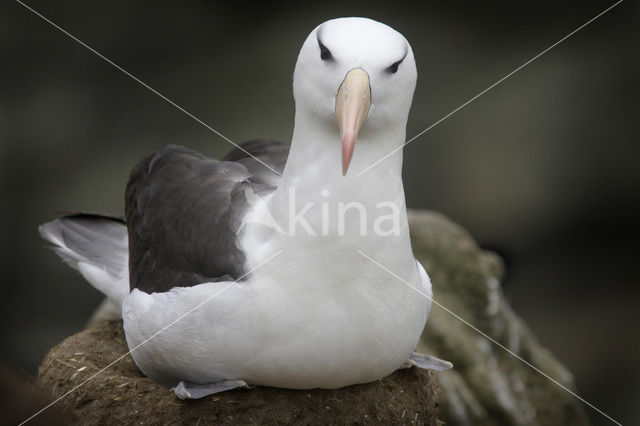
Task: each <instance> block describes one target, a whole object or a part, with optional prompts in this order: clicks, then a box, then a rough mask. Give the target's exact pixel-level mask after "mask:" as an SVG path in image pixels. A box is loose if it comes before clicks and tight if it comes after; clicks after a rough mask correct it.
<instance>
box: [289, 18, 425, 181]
mask: <svg viewBox="0 0 640 426" xmlns="http://www.w3.org/2000/svg"><path fill="white" fill-rule="evenodd" d="M416 79H417V72H416V65H415V60H414V57H413V51H412V50H411V46H410V45H409V43H408V42H407V40H406V39H405V38H404V36H402V34H400V33H399V32H397V31H396V30H394V29H393V28H391V27H389V26H387V25H385V24H382V23H380V22H376V21H374V20H371V19H367V18H339V19H333V20H330V21H327V22H324V23H323V24H320V25H319V26H318V27H316V28H315V29H314V30H313V31H312V32H311V34H309V37H307V39H306V41H305V42H304V44H303V46H302V49H301V50H300V54H299V56H298V61H297V63H296V68H295V72H294V78H293V93H294V98H295V102H296V110H297V111H304V112H305V114H306V115H310V116H311V117H314V118H315V119H317V120H318V121H319V122H321V123H323V124H324V125H325V126H327V127H330V128H332V129H333V130H334V131H335V130H336V129H337V130H338V132H339V133H338V132H336V134H338V135H339V136H340V140H341V142H342V173H343V175H345V174H346V173H347V169H348V167H349V164H350V162H351V158H352V155H353V150H354V147H355V142H356V138H357V137H358V133H359V132H360V130H361V129H362V132H363V133H364V132H365V131H367V132H380V131H385V130H388V129H389V128H390V127H391V128H394V127H399V128H401V129H402V134H404V128H405V127H406V123H407V117H408V114H409V109H410V108H411V100H412V98H413V92H414V89H415V85H416ZM390 143H397V141H391V142H390ZM393 148H395V146H390V147H386V149H387V150H388V151H390V150H391V149H393Z"/></svg>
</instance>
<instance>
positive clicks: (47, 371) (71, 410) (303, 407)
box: [38, 321, 440, 425]
mask: <svg viewBox="0 0 640 426" xmlns="http://www.w3.org/2000/svg"><path fill="white" fill-rule="evenodd" d="M127 351H128V349H127V345H126V342H125V339H124V331H123V329H122V322H121V321H109V322H102V323H99V324H96V325H94V326H93V327H91V328H89V329H87V330H84V331H82V332H80V333H78V334H75V335H73V336H71V337H69V338H67V339H66V340H64V341H63V342H61V343H60V344H58V345H57V346H56V347H54V348H53V349H52V350H51V351H50V352H49V354H47V356H46V357H45V359H44V361H43V362H42V365H41V366H40V369H39V372H38V378H39V382H40V385H41V386H42V387H43V388H45V389H47V390H49V391H50V392H52V394H53V397H54V398H58V397H60V396H62V395H64V394H66V393H67V392H69V391H72V390H73V391H72V392H71V393H69V394H68V395H67V396H66V397H64V398H63V399H61V400H60V402H59V403H58V404H60V406H61V407H62V409H63V413H64V416H65V418H66V419H67V421H69V422H70V423H82V424H86V425H91V424H118V423H126V424H133V423H136V424H203V425H204V424H210V423H213V422H215V423H216V424H252V423H258V424H294V423H295V424H308V425H312V424H358V423H361V424H364V423H383V424H399V423H417V424H427V425H438V424H440V422H439V421H438V419H437V415H438V398H437V389H438V388H437V385H436V382H435V380H434V379H433V377H432V374H431V373H430V372H426V371H423V370H419V369H416V368H412V369H407V370H400V371H396V372H395V373H393V374H391V375H390V376H388V377H385V378H384V379H382V380H379V381H376V382H373V383H367V384H364V385H355V386H348V387H345V388H342V389H336V390H326V389H313V390H288V389H275V388H267V387H256V388H253V389H239V390H232V391H228V392H223V393H220V394H216V395H211V396H209V397H206V398H202V399H198V400H186V401H181V400H179V399H177V398H176V397H175V396H174V395H173V393H172V392H170V391H169V390H167V389H165V388H162V387H160V386H158V385H157V384H155V383H154V382H152V381H151V380H149V379H147V378H146V377H144V376H143V375H142V373H140V371H139V370H138V369H137V368H136V366H135V364H134V362H133V359H132V358H131V356H130V355H126V356H123V354H126V353H127ZM118 358H121V359H120V360H119V361H117V362H115V363H113V362H114V361H115V360H117V359H118ZM110 363H113V365H111V366H110V367H109V368H107V369H105V370H104V371H102V372H101V373H99V374H97V375H95V374H96V373H98V372H99V371H100V370H101V369H102V368H104V367H106V366H107V365H109V364H110ZM93 375H95V377H93V378H91V377H92V376H93ZM88 379H89V380H88ZM85 381H86V383H84V384H83V382H85ZM81 384H82V385H81ZM79 385H81V386H79ZM77 386H79V387H78V388H77V389H75V390H74V388H76V387H77Z"/></svg>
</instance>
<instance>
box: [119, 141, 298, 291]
mask: <svg viewBox="0 0 640 426" xmlns="http://www.w3.org/2000/svg"><path fill="white" fill-rule="evenodd" d="M241 146H242V148H243V149H244V150H246V151H248V152H249V153H250V154H251V155H253V156H255V157H257V158H258V159H259V160H260V161H262V162H264V163H266V164H268V165H269V166H270V167H271V168H273V169H275V170H276V171H277V172H278V173H282V170H283V168H284V164H285V162H286V158H287V155H288V151H289V146H288V145H286V144H283V143H280V142H275V141H268V140H256V141H249V142H246V143H244V144H242V145H241ZM251 155H249V154H247V153H246V152H243V151H242V150H240V149H238V148H235V149H234V150H233V151H231V152H230V153H229V154H228V155H227V156H226V157H225V158H224V159H223V160H215V159H212V158H209V157H206V156H204V155H202V154H200V153H198V152H196V151H192V150H190V149H187V148H184V147H180V146H175V145H170V146H167V147H166V148H164V149H161V150H159V151H157V152H154V153H152V154H150V155H148V156H147V157H145V158H144V159H143V160H142V161H140V162H139V163H138V164H137V165H136V167H135V168H134V169H133V171H132V173H131V176H130V178H129V183H128V184H127V191H126V200H125V201H126V218H127V228H128V233H129V276H130V286H131V288H132V289H133V288H138V289H140V290H143V291H145V292H147V293H151V292H164V291H168V290H169V289H171V288H173V287H176V286H180V287H186V286H192V285H196V284H199V283H203V282H209V281H218V280H223V279H237V278H239V277H241V276H242V274H244V273H245V270H244V263H245V262H244V260H245V257H244V253H243V252H242V251H241V250H240V249H239V248H238V244H237V231H238V227H239V226H240V223H241V222H240V220H241V218H242V216H243V214H244V212H245V209H246V207H247V201H246V198H245V189H246V188H247V187H249V188H251V189H252V190H253V191H255V192H256V193H259V194H261V193H266V192H268V191H271V190H273V189H274V187H275V185H276V184H277V181H278V179H279V174H276V173H275V172H274V171H272V170H271V169H269V168H267V167H266V166H265V165H264V164H261V163H260V162H259V161H257V160H256V159H255V158H253V157H252V156H251Z"/></svg>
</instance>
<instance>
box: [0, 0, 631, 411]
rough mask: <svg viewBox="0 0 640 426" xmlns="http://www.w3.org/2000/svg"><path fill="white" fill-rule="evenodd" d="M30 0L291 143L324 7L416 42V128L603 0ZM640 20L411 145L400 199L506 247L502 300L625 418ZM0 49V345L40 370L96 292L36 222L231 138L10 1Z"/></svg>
mask: <svg viewBox="0 0 640 426" xmlns="http://www.w3.org/2000/svg"><path fill="white" fill-rule="evenodd" d="M27 4H29V5H31V6H32V7H34V8H35V9H36V10H38V11H39V12H41V13H42V14H44V15H45V16H47V17H48V18H50V19H51V20H53V21H54V22H55V23H57V24H58V25H60V26H61V27H62V28H64V29H66V30H68V31H69V32H71V33H73V34H74V35H76V36H77V37H78V38H80V39H81V40H82V41H84V42H86V43H87V44H89V45H90V46H92V47H94V48H95V49H97V50H98V51H99V52H101V53H102V54H104V55H105V56H107V57H108V58H110V59H112V60H113V61H115V62H116V63H117V64H119V65H120V66H122V67H123V68H124V69H126V70H127V71H129V72H131V73H132V74H134V75H135V76H137V77H139V78H140V79H141V80H143V81H145V82H146V83H148V84H149V85H151V86H152V87H154V88H155V89H157V90H158V91H160V92H161V93H163V94H164V95H166V96H167V97H169V98H170V99H172V100H174V101H175V102H176V103H178V104H179V105H181V106H183V107H184V108H186V109H187V110H188V111H190V112H192V113H193V114H195V115H196V116H197V117H199V118H200V119H202V120H203V121H205V122H207V123H208V124H210V125H211V126H213V127H214V128H216V129H217V130H219V131H220V132H222V133H223V134H225V135H226V136H228V137H229V138H231V139H233V140H235V141H242V140H246V139H251V138H255V137H269V138H273V139H279V140H283V141H287V142H288V141H289V140H290V136H291V131H292V125H293V121H292V120H293V98H292V94H291V75H292V72H293V67H294V64H295V60H296V56H297V53H298V50H299V48H300V46H301V44H302V42H303V40H304V38H305V37H306V35H307V34H308V33H309V31H311V30H312V29H313V28H314V27H315V26H316V25H317V24H319V23H320V22H322V21H324V20H326V19H329V18H333V17H339V16H367V17H371V18H374V19H376V20H379V21H382V22H384V23H386V24H389V25H391V26H392V27H394V28H396V29H397V30H399V31H400V32H402V33H403V34H404V35H405V36H406V37H407V39H408V40H409V41H410V43H411V44H412V46H413V50H414V52H415V56H416V60H417V64H418V70H419V79H418V87H417V90H416V94H415V97H414V106H413V109H412V113H411V116H410V119H409V125H408V131H407V135H408V136H413V135H415V134H416V133H418V132H420V131H421V130H423V129H424V128H426V127H427V126H429V125H430V124H432V123H433V122H435V121H437V120H438V119H440V118H441V117H442V116H444V115H445V114H447V113H448V112H449V111H451V110H453V109H454V108H456V107H458V106H459V105H461V104H462V103H464V102H465V101H467V100H468V99H469V98H471V97H472V96H474V95H475V94H476V93H478V92H480V91H481V90H483V89H485V88H486V87H488V86H489V85H491V84H492V83H494V82H495V81H496V80H498V79H499V78H500V77H502V76H503V75H505V74H507V73H508V72H510V71H512V70H513V69H515V68H516V67H518V66H519V65H521V64H522V63H523V62H525V61H526V60H528V59H530V58H531V57H533V56H535V55H536V54H537V53H539V52H540V51H542V50H543V49H545V48H547V47H548V46H550V45H551V44H553V43H554V42H556V41H557V40H559V39H560V38H562V37H563V36H564V35H566V34H568V33H569V32H570V31H572V30H573V29H575V28H577V27H578V26H580V25H581V24H583V23H584V22H586V21H587V20H589V19H590V18H592V17H593V16H595V15H596V14H598V13H599V12H600V11H602V10H604V9H605V8H606V7H608V6H609V5H611V4H613V1H611V2H606V1H586V2H584V1H583V2H557V1H535V2H534V1H524V2H518V3H514V2H505V1H497V0H489V1H484V2H434V3H426V2H423V3H419V4H412V3H403V2H400V1H394V2H386V3H384V4H382V3H380V4H376V3H372V2H359V1H351V2H333V1H323V2H315V3H312V4H309V3H301V2H297V3H294V4H293V5H284V4H269V3H261V4H260V5H255V4H250V3H245V2H227V3H213V2H206V1H190V2H181V3H178V2H151V1H136V2H131V1H124V0H110V1H92V2H83V1H78V0H74V1H67V2H46V1H43V0H31V1H28V2H27ZM638 17H639V13H638V5H637V3H634V2H632V1H626V2H624V3H622V4H621V5H619V6H618V7H617V8H615V9H614V10H612V11H611V12H610V13H608V14H607V15H605V16H603V17H602V18H600V19H599V20H597V21H596V22H594V23H593V24H591V25H590V26H588V27H587V28H585V29H584V30H582V31H581V32H579V33H577V34H576V35H575V36H574V37H572V38H570V39H569V40H567V41H566V42H565V43H563V44H561V45H560V46H558V47H557V48H555V49H553V50H552V51H550V52H549V53H548V54H546V55H545V56H543V57H541V58H540V59H538V60H537V61H535V62H533V63H532V64H530V65H529V66H527V67H526V68H524V69H523V70H522V71H520V72H519V73H517V74H515V75H514V76H513V77H511V78H510V79H508V80H506V81H505V82H503V83H502V84H501V85H499V86H498V87H496V88H494V89H493V90H492V91H490V92H489V93H487V94H486V95H485V96H483V97H481V98H480V99H478V100H477V101H475V102H474V103H472V104H471V105H469V106H467V107H466V108H465V109H463V110H462V111H460V112H458V113H457V114H455V115H454V116H452V117H450V118H449V119H448V120H446V121H444V122H442V123H441V124H439V125H438V126H436V127H435V128H433V129H432V130H431V131H429V132H428V133H426V134H425V135H423V136H422V137H420V138H419V139H418V140H416V141H414V142H412V143H411V144H410V145H409V146H408V147H407V148H406V150H405V170H404V180H405V186H406V193H407V201H408V204H409V206H410V207H414V208H427V209H433V210H437V211H440V212H443V213H444V214H446V215H448V216H449V217H451V218H452V219H454V220H455V221H457V222H459V223H460V224H462V225H463V226H464V227H466V228H467V229H469V230H470V231H471V233H472V234H473V235H474V236H475V238H476V239H477V240H478V241H479V242H480V244H481V245H482V246H483V247H486V248H490V249H493V250H496V251H497V252H498V253H500V254H501V255H502V256H503V257H504V258H505V259H506V264H507V268H508V273H507V277H506V280H505V282H504V286H505V292H506V294H507V296H508V298H509V300H510V301H511V303H512V304H513V306H514V308H515V310H516V311H517V312H518V313H519V314H520V315H522V316H523V317H524V318H525V320H526V321H527V322H528V323H529V324H530V325H531V327H532V328H533V330H534V331H535V332H536V333H537V335H538V337H539V339H540V340H541V342H542V343H543V344H544V345H546V346H547V347H549V348H550V349H551V350H552V351H553V352H554V353H555V354H556V355H557V356H558V358H559V359H560V360H561V361H562V362H564V363H565V364H566V365H567V366H568V367H569V368H570V369H571V370H572V371H573V372H574V373H575V375H576V381H577V384H578V393H579V394H580V395H581V396H583V397H584V398H585V399H586V400H588V401H590V402H592V403H593V404H595V405H596V406H597V407H599V408H600V409H602V410H603V411H605V412H606V413H608V414H609V415H611V416H612V417H614V418H616V419H617V420H619V421H621V422H622V423H629V424H633V423H635V424H640V415H639V414H638V411H637V408H636V407H635V405H636V403H637V401H638V400H640V369H639V368H638V365H637V364H638V360H639V359H640V332H639V328H638V320H639V319H640V313H639V312H638V296H639V294H640V291H639V288H638V284H639V280H638V276H639V274H638V266H637V265H638V254H639V252H640V251H639V250H638V248H639V247H638V241H639V240H638V231H637V227H638V225H637V218H638V216H639V213H640V199H639V196H638V194H639V190H640V168H639V167H638V159H639V158H640V148H639V145H638V143H637V137H634V136H635V135H634V134H632V130H633V129H634V128H635V127H637V118H636V117H635V114H637V113H638V98H639V97H638V95H639V93H638V75H639V73H638V72H639V65H640V60H639V55H638V54H639V53H640V49H639V47H640V37H638V31H637V26H638V22H639V21H638ZM0 55H1V57H2V67H1V69H0V77H1V80H0V81H1V83H0V84H1V86H0V87H1V91H0V185H1V186H0V187H1V188H2V192H1V193H0V194H1V195H0V197H1V198H0V203H1V204H0V205H1V209H0V212H1V213H0V214H2V221H3V224H4V225H3V226H2V231H0V235H1V236H2V240H1V243H2V244H1V245H0V249H1V250H2V256H1V258H2V262H3V267H2V271H3V276H2V286H3V287H2V290H3V293H2V296H1V297H0V303H1V305H2V311H1V315H2V317H1V320H2V323H3V324H4V327H3V329H4V330H5V331H4V332H3V336H4V338H3V339H1V340H0V360H2V361H3V362H4V363H8V364H9V365H12V366H13V367H14V368H17V369H21V370H22V371H23V374H24V375H25V376H28V377H31V376H33V375H34V374H35V371H36V368H37V365H38V364H39V362H40V360H41V359H42V357H43V355H44V354H45V353H46V352H47V351H48V349H49V348H50V347H52V346H53V345H54V344H55V343H57V342H59V341H60V340H61V339H63V338H64V337H66V336H68V335H70V334H72V333H74V332H77V331H78V330H80V329H81V328H82V327H83V324H84V322H85V321H86V319H87V318H88V316H89V315H90V313H91V312H92V310H93V309H94V308H95V306H96V305H97V304H98V302H99V301H100V299H101V296H100V295H99V294H98V292H97V291H95V290H93V289H92V288H91V287H90V286H89V285H88V284H86V283H85V282H84V281H83V280H82V279H81V278H80V276H79V275H77V274H76V273H75V272H73V271H72V270H71V269H69V268H67V267H65V266H64V265H62V264H61V263H60V261H59V260H58V258H57V257H56V256H55V255H54V254H52V253H51V252H49V251H47V250H45V249H44V248H43V246H44V244H43V242H42V241H41V240H40V239H39V237H38V234H37V226H38V224H39V223H42V222H44V221H47V220H50V219H52V218H54V217H55V216H56V214H58V213H60V212H65V211H77V210H81V211H89V212H104V213H112V214H122V213H123V210H124V206H123V192H124V186H125V183H126V180H127V177H128V173H129V170H130V169H131V167H132V166H133V165H134V164H135V162H136V161H137V160H138V159H139V158H140V157H141V156H143V155H144V154H146V153H148V152H150V151H152V150H155V149H157V148H160V147H162V146H164V145H165V144H168V143H177V144H183V145H186V146H188V147H190V148H193V149H196V150H199V151H201V152H203V153H205V154H208V155H211V156H217V157H219V156H222V155H224V153H225V152H226V151H228V150H229V149H230V145H229V144H228V143H227V142H225V141H224V140H222V139H221V138H219V137H217V136H216V135H215V134H213V133H211V132H210V131H208V130H207V129H205V128H204V127H202V126H201V125H199V124H198V123H196V122H195V121H193V120H192V119H190V118H189V117H187V116H186V115H184V114H183V113H181V112H179V111H177V110H176V109H175V108H174V107H172V106H171V105H169V104H168V103H166V102H165V101H163V100H162V99H160V98H159V97H158V96H156V95H154V94H152V93H151V92H150V91H148V90H147V89H145V88H144V87H142V86H141V85H139V84H138V83H136V82H135V81H133V80H132V79H131V78H129V77H127V76H125V75H124V74H123V73H122V72H120V71H118V70H117V69H115V68H114V67H112V66H111V65H109V64H107V63H106V62H105V61H103V60H102V59H100V58H98V57H97V56H96V55H95V54H93V53H91V52H90V51H88V50H87V49H85V48H84V47H81V46H80V45H78V44H77V43H76V42H74V41H73V40H71V39H70V38H69V37H67V36H65V35H63V34H62V33H61V32H59V31H58V30H56V29H54V28H53V27H52V26H50V25H49V24H47V23H46V22H44V21H43V20H42V19H41V18H39V17H37V16H35V15H34V14H33V13H31V12H29V11H28V10H27V9H25V8H24V7H22V6H20V5H19V4H18V3H14V2H11V1H9V2H4V4H3V5H2V6H0ZM452 320H453V319H452ZM587 411H588V412H589V414H590V415H591V416H592V419H593V421H594V423H595V424H603V423H604V418H603V417H600V416H598V415H597V414H596V413H595V412H594V411H592V410H590V409H587Z"/></svg>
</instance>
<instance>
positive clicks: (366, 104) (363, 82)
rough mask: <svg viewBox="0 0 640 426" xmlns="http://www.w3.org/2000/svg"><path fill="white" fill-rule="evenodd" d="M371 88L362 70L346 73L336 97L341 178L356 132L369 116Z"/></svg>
mask: <svg viewBox="0 0 640 426" xmlns="http://www.w3.org/2000/svg"><path fill="white" fill-rule="evenodd" d="M370 107H371V87H370V86H369V75H368V74H367V73H366V71H365V70H363V69H362V68H355V69H352V70H351V71H349V72H348V73H347V75H346V76H345V78H344V81H343V82H342V84H341V85H340V88H339V89H338V94H337V95H336V119H337V120H338V127H339V129H340V135H341V137H342V176H345V175H346V174H347V170H348V169H349V164H350V163H351V157H352V156H353V149H354V148H355V144H356V138H357V137H358V131H359V130H360V128H361V127H362V125H363V124H364V122H365V120H366V119H367V115H369V108H370Z"/></svg>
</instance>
